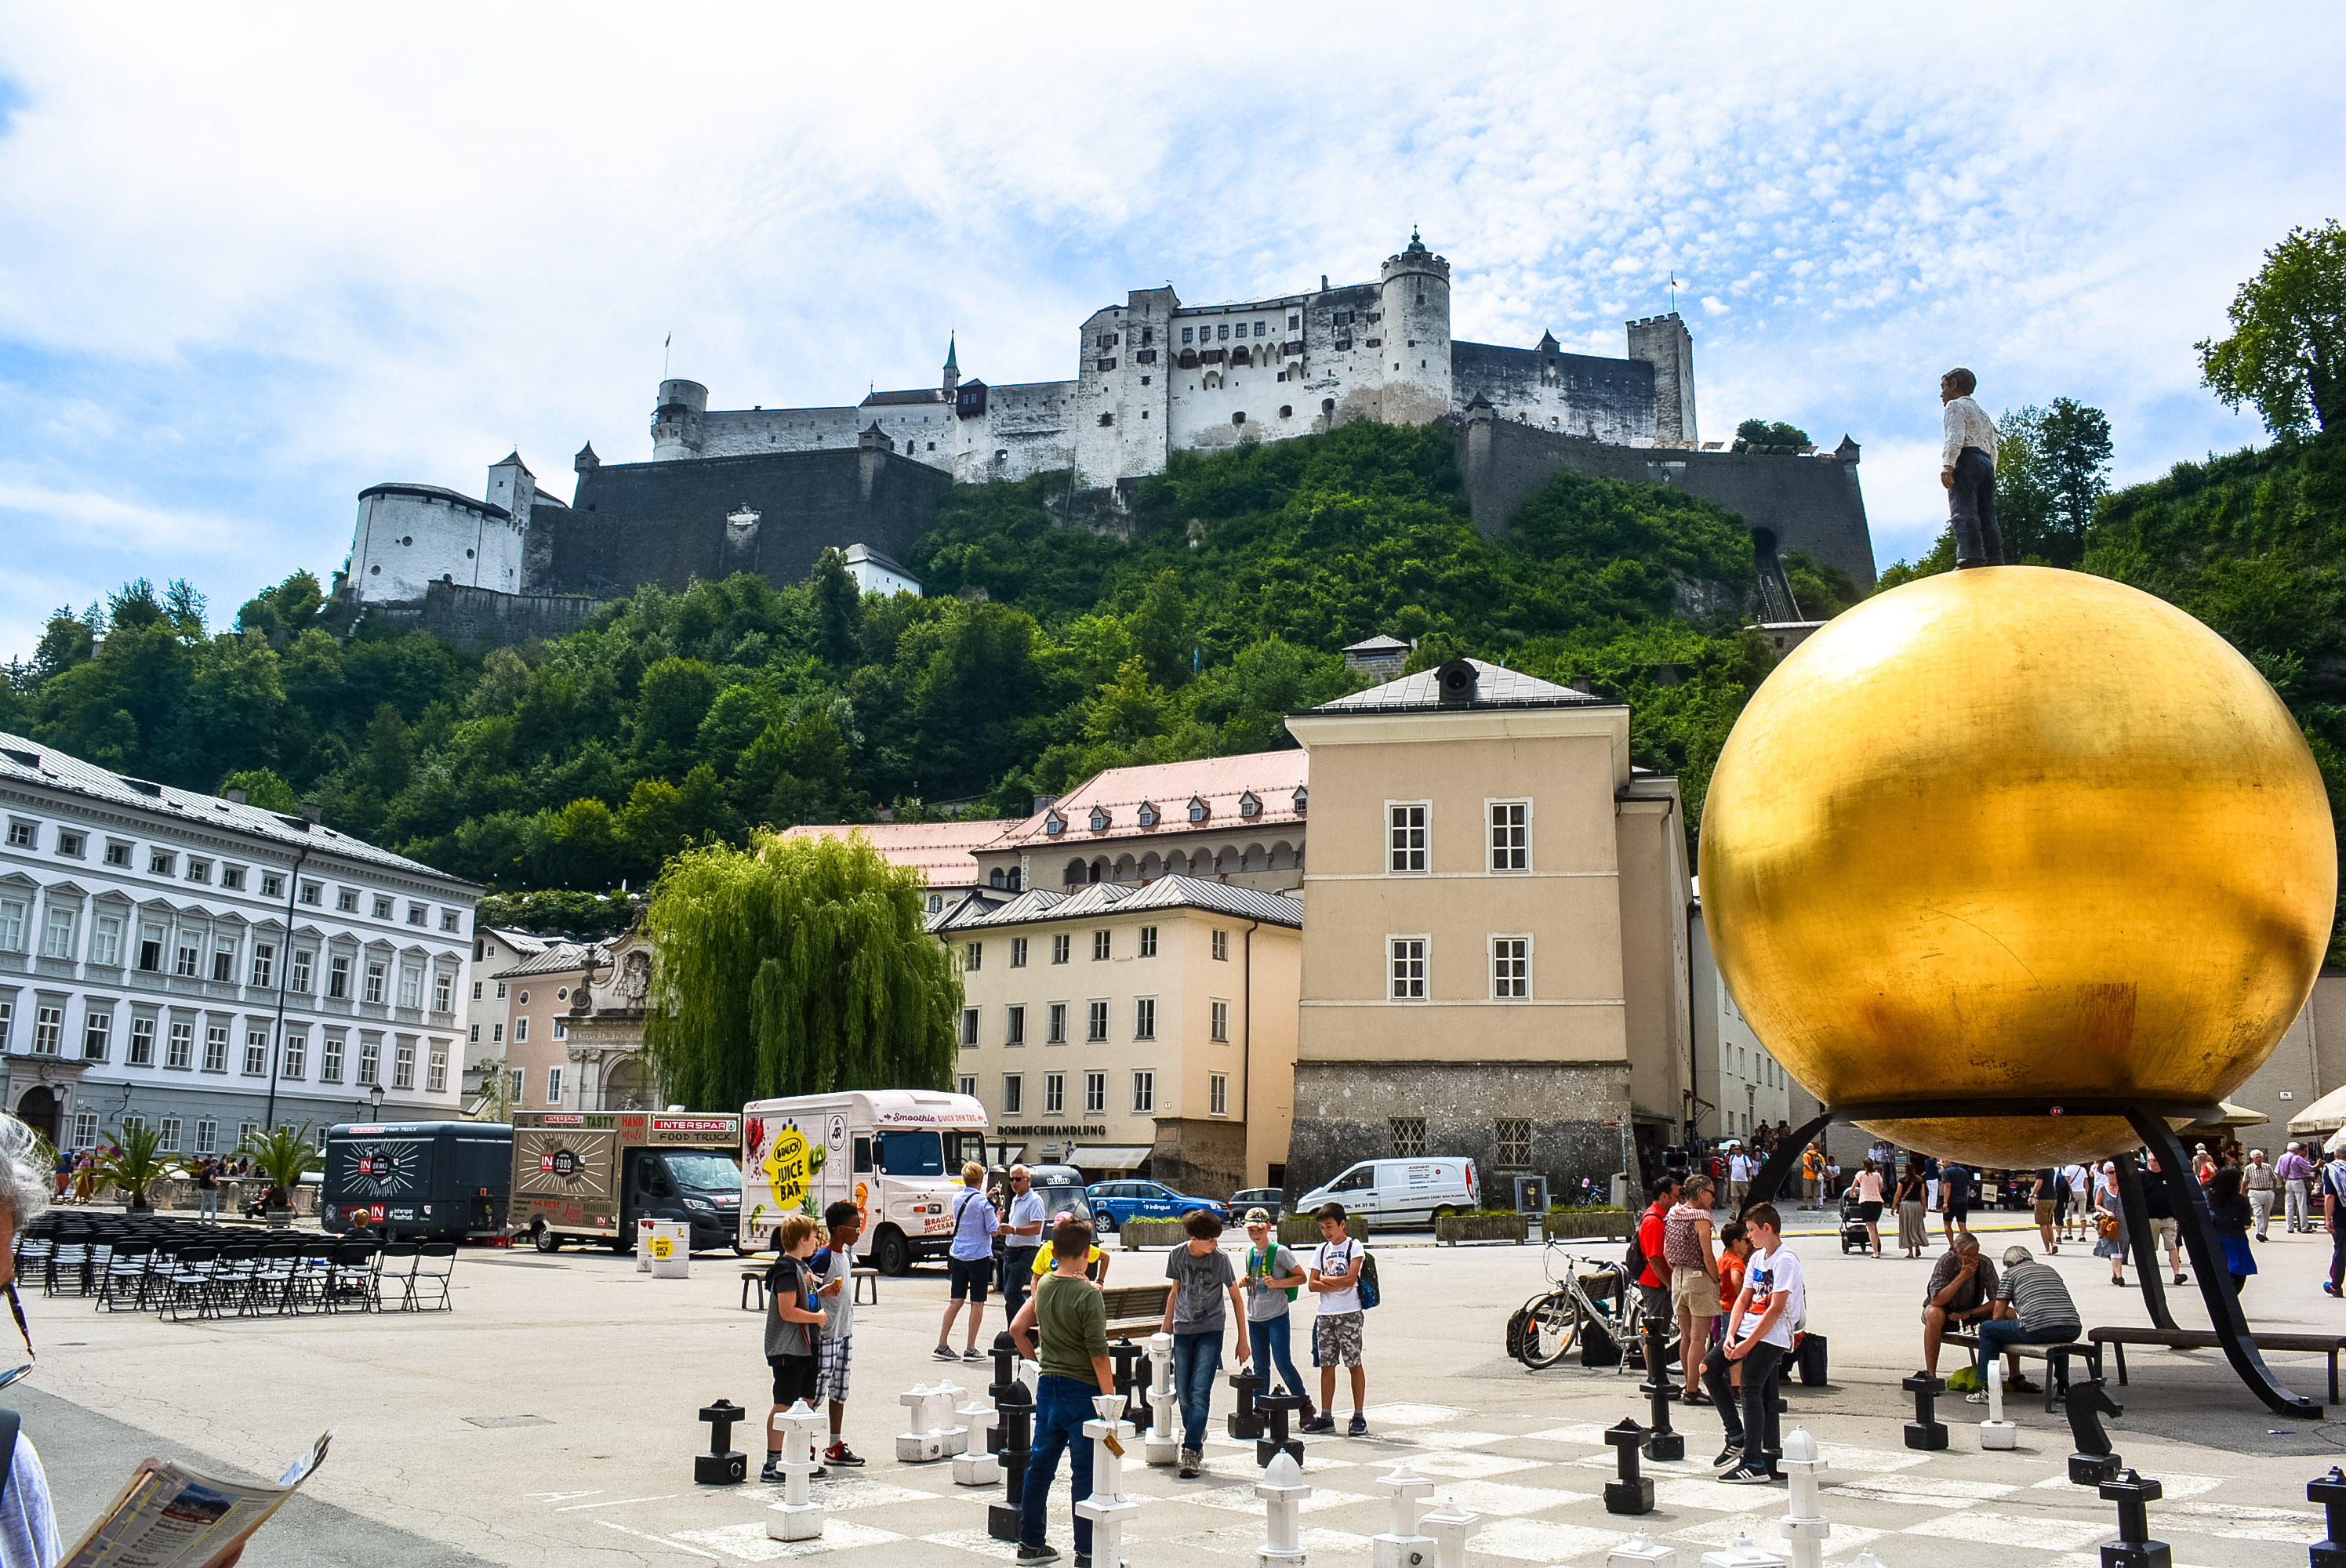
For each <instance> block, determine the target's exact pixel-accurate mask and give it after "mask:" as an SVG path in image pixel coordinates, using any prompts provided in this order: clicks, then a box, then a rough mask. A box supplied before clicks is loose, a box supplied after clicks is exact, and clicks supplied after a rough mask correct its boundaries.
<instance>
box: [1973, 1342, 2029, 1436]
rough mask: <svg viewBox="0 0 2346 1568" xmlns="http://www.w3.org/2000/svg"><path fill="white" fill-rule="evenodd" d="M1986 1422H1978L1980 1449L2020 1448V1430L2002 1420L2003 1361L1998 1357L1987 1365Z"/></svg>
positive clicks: (2013, 1424)
mask: <svg viewBox="0 0 2346 1568" xmlns="http://www.w3.org/2000/svg"><path fill="white" fill-rule="evenodd" d="M1986 1383H1987V1420H1984V1421H1982V1422H1980V1447H1982V1448H1984V1449H2011V1448H2018V1447H2019V1446H2020V1428H2019V1427H2018V1426H2017V1425H2015V1423H2013V1422H2011V1421H2008V1420H2004V1359H2003V1358H2002V1357H2001V1356H1999V1357H1997V1358H1996V1359H1994V1360H1993V1361H1991V1362H1989V1363H1988V1369H1987V1377H1986Z"/></svg>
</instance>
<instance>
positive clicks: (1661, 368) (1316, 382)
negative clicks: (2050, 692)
mask: <svg viewBox="0 0 2346 1568" xmlns="http://www.w3.org/2000/svg"><path fill="white" fill-rule="evenodd" d="M1450 326H1451V316H1450V263H1449V261H1448V260H1446V259H1445V258H1443V257H1441V256H1437V255H1435V254H1433V252H1432V251H1431V250H1429V249H1426V247H1425V245H1424V244H1423V242H1422V241H1421V240H1420V239H1418V237H1417V236H1416V235H1414V234H1413V235H1412V236H1411V237H1410V242H1409V244H1408V245H1407V246H1406V247H1404V248H1403V249H1402V250H1400V251H1399V252H1398V253H1396V254H1394V255H1392V256H1391V257H1388V258H1387V259H1386V260H1385V262H1384V264H1383V265H1382V267H1381V268H1380V269H1379V270H1378V276H1377V280H1375V281H1373V282H1361V283H1348V284H1342V285H1339V286H1336V287H1333V288H1331V287H1330V286H1329V283H1328V280H1327V279H1326V278H1325V277H1324V276H1323V277H1322V278H1321V286H1320V287H1319V288H1318V289H1317V290H1308V291H1305V292H1301V293H1295V294H1287V295H1280V296H1278V297H1275V298H1270V299H1263V300H1248V301H1244V302H1239V303H1231V304H1210V305H1184V304H1183V303H1181V301H1180V300H1179V298H1178V295H1177V294H1176V293H1175V291H1174V290H1172V289H1171V288H1170V287H1167V288H1160V289H1140V290H1133V291H1131V292H1130V293H1129V294H1127V296H1126V299H1125V302H1124V303H1123V304H1121V305H1111V306H1106V307H1103V308H1102V309H1100V310H1098V311H1094V312H1093V313H1092V315H1091V316H1090V317H1089V318H1088V319H1087V320H1086V321H1084V323H1083V324H1082V327H1081V329H1080V331H1079V332H1078V334H1077V341H1076V375H1075V377H1074V378H1073V379H1072V380H1068V381H1055V382H1023V383H1015V384H1004V385H989V384H988V383H986V382H984V381H983V380H980V379H977V378H975V377H971V378H968V379H964V377H963V375H962V371H961V365H960V356H959V345H958V343H957V342H949V343H948V346H947V350H946V354H945V362H944V367H943V373H942V375H941V377H940V378H939V384H938V385H936V386H935V387H933V388H929V387H923V388H915V389H911V390H905V391H892V392H879V391H874V392H872V393H871V394H870V395H869V396H867V397H865V398H864V399H863V400H862V402H859V403H855V404H852V405H850V404H841V405H837V406H833V407H821V408H794V409H767V408H751V409H718V410H712V409H710V408H709V389H708V388H707V387H705V386H703V385H702V384H701V383H699V382H693V381H686V380H680V379H679V380H668V381H663V382H660V383H659V394H658V404H657V406H656V408H655V410H654V412H653V414H652V422H651V437H652V453H651V461H650V462H648V463H604V462H603V461H602V460H601V459H600V457H598V456H597V453H596V452H595V449H594V446H593V444H592V443H588V444H587V445H586V447H584V448H582V449H581V450H580V451H579V453H577V455H576V459H575V460H574V463H573V466H574V468H575V469H576V473H577V485H576V492H575V494H574V495H573V496H572V499H571V502H570V504H563V503H562V502H561V501H560V500H559V499H558V498H556V497H555V496H553V495H550V494H546V492H544V491H543V490H541V489H540V488H539V487H538V484H537V480H536V477H535V474H533V473H531V472H530V471H529V469H528V467H527V465H526V464H525V463H523V462H522V460H521V456H520V454H519V453H514V454H512V455H510V456H508V457H506V458H505V460H503V461H502V462H500V463H496V464H495V465H493V466H492V467H491V468H490V470H489V480H488V484H487V487H486V491H485V493H484V495H483V497H482V498H481V499H480V500H478V501H475V500H473V499H472V498H470V497H468V496H464V495H462V494H457V493H456V492H454V491H451V490H447V489H444V488H442V487H440V486H437V485H433V484H411V483H390V484H377V485H372V486H370V487H369V488H368V489H366V490H364V491H362V492H361V494H360V497H359V516H358V524H357V528H356V530H355V533H354V535H353V538H352V549H351V559H350V564H349V565H348V567H347V568H346V571H345V573H344V574H343V575H342V578H341V579H340V582H339V591H340V592H342V594H344V595H345V596H348V597H350V598H352V599H354V600H356V601H357V602H358V603H359V604H361V605H362V606H366V607H367V609H368V611H369V613H371V614H376V615H380V616H385V617H387V618H392V619H395V620H396V619H410V620H415V621H419V622H421V623H422V624H424V625H426V626H431V627H432V628H433V629H434V630H435V631H439V632H441V633H442V634H443V635H445V636H451V637H452V638H453V639H454V640H457V641H459V642H465V643H469V644H472V645H474V646H493V645H495V644H498V643H504V642H511V641H518V640H520V639H521V638H522V637H525V636H531V635H551V634H553V633H556V632H559V631H563V630H567V629H570V627H572V626H576V625H577V624H578V623H579V622H580V621H582V620H583V619H584V617H585V615H586V610H587V609H588V608H589V607H591V605H592V604H593V603H594V602H596V601H599V600H603V599H608V598H612V597H616V596H620V595H623V594H626V593H627V592H629V591H631V590H632V589H634V588H635V587H636V586H637V585H640V584H644V583H660V584H663V585H668V586H669V587H681V586H683V585H685V583H687V582H688V581H690V580H691V579H692V578H695V577H718V576H723V575H729V573H732V572H735V571H741V570H747V571H752V572H757V573H759V574H760V575H764V576H766V577H767V578H769V579H770V580H771V581H773V582H775V583H777V584H783V583H792V582H797V581H799V580H801V579H802V578H803V577H804V576H805V575H806V573H807V572H808V570H809V569H810V568H811V566H812V565H813V564H814V561H815V558H816V557H817V556H818V555H821V552H822V550H823V549H824V548H826V547H832V546H835V547H839V548H841V549H845V548H847V547H848V546H850V545H863V546H864V547H865V554H866V555H870V556H874V557H877V558H878V559H879V561H880V562H882V568H880V569H882V570H884V568H885V567H887V566H892V565H894V562H895V561H901V560H906V559H909V558H910V556H911V555H912V554H913V544H914V542H915V540H916V539H917V537H918V535H919V534H920V532H921V530H922V529H923V527H924V526H925V525H926V524H927V523H928V521H929V519H930V518H931V517H932V516H933V514H934V512H935V508H936V504H937V502H938V499H939V497H940V496H941V495H942V494H943V490H944V488H945V487H946V486H948V485H950V484H954V483H961V484H982V483H985V482H988V481H994V480H1017V479H1023V478H1025V477H1027V476H1028V475H1030V474H1035V473H1059V472H1070V473H1072V474H1073V476H1074V484H1075V485H1076V486H1077V487H1080V488H1082V489H1086V490H1089V491H1093V492H1096V493H1099V494H1103V495H1104V496H1105V497H1106V498H1107V501H1108V503H1109V504H1110V505H1111V506H1114V505H1117V504H1120V500H1121V496H1122V493H1123V492H1124V490H1125V489H1126V488H1127V486H1128V485H1130V484H1132V483H1133V482H1135V481H1137V480H1138V479H1141V478H1143V477H1145V476H1147V475H1148V474H1152V473H1161V472H1162V471H1163V470H1164V467H1165V464H1166V460H1167V457H1168V454H1169V453H1172V452H1175V451H1186V452H1212V451H1218V450H1224V449H1228V448H1230V447H1234V446H1238V445H1239V444H1241V443H1249V442H1264V441H1279V440H1285V439H1288V438H1290V437H1292V436H1297V435H1304V434H1309V433H1316V432H1321V431H1326V430H1331V429H1333V428H1335V427H1336V426H1337V425H1340V424H1344V423H1350V422H1352V421H1353V420H1360V419H1373V420H1381V421H1383V422H1385V423H1396V424H1398V423H1419V424H1422V423H1431V422H1433V421H1437V420H1441V421H1449V422H1451V423H1454V427H1455V428H1456V429H1457V432H1458V438H1459V443H1460V457H1461V471H1462V473H1464V477H1465V480H1466V488H1467V493H1468V495H1469V498H1470V501H1471V503H1472V505H1473V510H1474V521H1475V524H1476V526H1477V527H1478V528H1479V529H1481V530H1482V531H1483V532H1484V534H1486V535H1495V534H1497V533H1499V532H1501V531H1503V530H1504V528H1505V520H1506V516H1507V514H1510V513H1511V512H1512V511H1513V509H1514V507H1515V504H1517V503H1518V502H1519V501H1520V500H1521V499H1522V497H1523V496H1524V495H1525V494H1528V493H1529V492H1530V491H1531V490H1533V489H1535V488H1536V487H1537V486H1538V484H1540V483H1542V482H1544V481H1545V478H1546V476H1547V475H1549V474H1551V473H1555V472H1556V470H1557V469H1558V468H1561V467H1573V468H1576V469H1578V470H1580V471H1582V472H1586V473H1601V474H1605V475H1607V476H1609V477H1616V478H1624V479H1633V480H1644V481H1647V482H1651V483H1657V484H1675V485H1678V486H1679V487H1681V488H1684V489H1686V490H1688V491H1690V492H1692V493H1693V494H1700V495H1705V496H1709V497H1710V498H1712V499H1715V500H1718V501H1719V503H1720V504H1723V505H1727V506H1729V507H1732V508H1734V509H1735V510H1737V511H1739V512H1741V513H1742V514H1744V517H1745V521H1746V522H1747V523H1748V524H1750V526H1751V527H1752V530H1753V534H1754V537H1755V542H1756V543H1757V544H1758V545H1759V546H1760V558H1761V568H1762V577H1763V596H1764V597H1765V598H1766V599H1767V601H1768V602H1767V605H1766V606H1765V607H1766V609H1767V611H1768V612H1769V618H1771V619H1790V618H1797V611H1796V610H1794V609H1792V607H1791V606H1790V599H1789V596H1788V595H1784V594H1782V593H1781V582H1780V574H1779V573H1777V572H1775V571H1774V565H1775V556H1776V554H1777V552H1778V550H1779V548H1782V549H1790V548H1796V547H1797V548H1804V549H1807V550H1809V551H1810V552H1811V554H1813V555H1816V556H1817V557H1818V558H1819V559H1820V560H1821V561H1824V562H1826V563H1827V564H1829V565H1836V566H1839V567H1840V568H1841V570H1843V571H1845V572H1847V573H1849V574H1850V575H1851V577H1852V578H1854V579H1856V580H1857V581H1858V582H1859V583H1860V585H1863V586H1870V585H1872V580H1873V561H1872V543H1871V540H1870V538H1869V537H1868V535H1867V532H1866V526H1865V513H1864V503H1863V500H1862V497H1861V496H1860V494H1859V492H1858V486H1857V456H1858V449H1857V447H1856V445H1855V443H1851V442H1850V441H1849V440H1848V439H1847V438H1846V437H1844V438H1843V440H1842V443H1841V446H1840V447H1839V448H1837V449H1835V451H1834V452H1833V453H1830V454H1816V453H1798V454H1794V453H1761V454H1749V453H1727V452H1724V451H1721V450H1719V448H1720V447H1721V446H1722V445H1723V444H1724V443H1719V442H1712V443H1702V442H1701V441H1700V440H1699V438H1698V433H1697V427H1696V420H1695V385H1694V341H1693V337H1692V334H1691V333H1689V332H1688V330H1687V326H1686V323H1685V322H1684V321H1681V320H1680V319H1679V318H1678V315H1677V313H1676V312H1672V313H1669V314H1667V315H1661V316H1652V317H1646V318H1642V319H1639V320H1637V321H1630V322H1628V323H1627V357H1626V358H1623V359H1618V360H1614V359H1605V358H1600V357H1597V356H1594V355H1588V354H1576V353H1567V352H1565V351H1563V349H1562V348H1561V346H1560V345H1559V344H1558V343H1557V341H1556V338H1555V337H1554V336H1553V335H1552V334H1548V333H1543V334H1542V335H1541V338H1540V341H1538V342H1537V343H1536V344H1535V345H1533V346H1532V347H1529V348H1507V347H1504V346H1501V345H1497V344H1492V343H1474V342H1461V341H1456V340H1455V339H1454V338H1453V337H1452V336H1451V331H1450ZM1706 447H1707V449H1706ZM890 557H893V558H894V559H893V560H890V559H889V558H890ZM858 575H859V576H868V575H870V574H868V573H866V572H864V571H863V570H862V569H861V568H859V571H858ZM903 575H906V574H903V573H902V571H901V569H899V571H898V573H896V574H893V575H890V576H889V577H888V581H890V582H894V581H896V580H898V579H899V578H900V577H901V576H903ZM910 575H917V573H916V572H915V573H913V574H910ZM869 585H872V583H870V582H867V586H869ZM1779 601H1781V602H1779ZM1788 610H1792V613H1789V614H1788V613H1786V612H1787V611H1788Z"/></svg>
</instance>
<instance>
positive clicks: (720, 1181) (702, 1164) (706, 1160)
mask: <svg viewBox="0 0 2346 1568" xmlns="http://www.w3.org/2000/svg"><path fill="white" fill-rule="evenodd" d="M660 1158H661V1159H663V1160H666V1161H667V1162H668V1174H669V1175H670V1176H674V1177H676V1180H677V1185H678V1186H688V1187H691V1188H693V1189H694V1190H696V1191H699V1192H739V1191H740V1190H741V1167H740V1166H737V1165H735V1164H734V1163H733V1162H732V1161H731V1160H729V1159H728V1158H727V1157H726V1156H723V1155H715V1154H710V1153H709V1151H708V1150H706V1149H668V1150H667V1151H665V1152H664V1153H662V1154H661V1156H660Z"/></svg>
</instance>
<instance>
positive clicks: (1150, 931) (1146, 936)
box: [1140, 925, 1157, 958]
mask: <svg viewBox="0 0 2346 1568" xmlns="http://www.w3.org/2000/svg"><path fill="white" fill-rule="evenodd" d="M1140 956H1141V957H1143V958H1155V957H1156V956H1157V928H1156V927H1155V926H1153V925H1145V926H1142V927H1141V928H1140Z"/></svg>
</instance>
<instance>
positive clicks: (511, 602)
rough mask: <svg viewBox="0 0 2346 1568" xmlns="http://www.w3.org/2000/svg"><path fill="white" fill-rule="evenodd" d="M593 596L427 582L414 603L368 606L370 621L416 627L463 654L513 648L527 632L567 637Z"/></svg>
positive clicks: (527, 636)
mask: <svg viewBox="0 0 2346 1568" xmlns="http://www.w3.org/2000/svg"><path fill="white" fill-rule="evenodd" d="M598 602H599V601H597V600H595V599H591V598H582V597H578V596H564V595H556V594H501V593H498V592H497V591H496V590H495V589H494V588H473V587H467V586H465V585H464V584H462V583H427V584H425V585H424V590H423V602H422V603H420V604H417V603H410V604H403V605H369V606H367V616H368V618H369V619H371V620H376V621H387V622H389V623H390V624H392V625H393V626H421V627H423V629H424V630H425V631H427V632H430V633H431V634H432V635H433V636H435V637H438V638H439V639H440V640H441V641H442V642H444V643H447V644H449V645H451V646H452V647H460V648H463V649H464V651H465V652H466V653H476V654H478V653H486V652H488V651H489V650H490V649H491V648H509V647H520V646H521V645H522V644H523V643H525V642H527V641H529V639H530V638H532V637H559V636H568V635H569V634H570V633H572V632H575V631H576V630H577V629H578V628H579V627H581V626H585V625H586V617H587V616H591V615H593V614H594V613H595V606H596V605H597V603H598Z"/></svg>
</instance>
